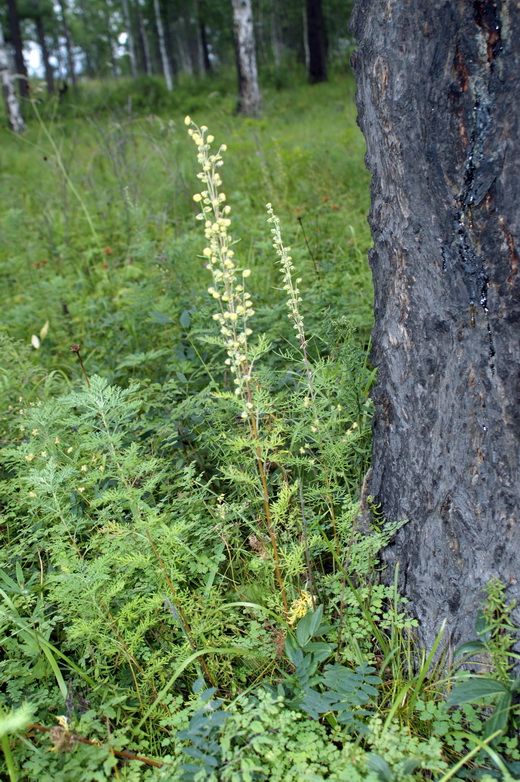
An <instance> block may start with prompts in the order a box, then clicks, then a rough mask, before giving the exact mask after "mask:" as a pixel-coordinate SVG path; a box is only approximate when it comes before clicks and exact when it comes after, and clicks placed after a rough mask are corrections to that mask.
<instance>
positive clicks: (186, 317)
mask: <svg viewBox="0 0 520 782" xmlns="http://www.w3.org/2000/svg"><path fill="white" fill-rule="evenodd" d="M180 322H181V326H182V328H183V329H189V327H190V323H191V315H190V313H189V312H188V310H184V312H182V313H181V317H180Z"/></svg>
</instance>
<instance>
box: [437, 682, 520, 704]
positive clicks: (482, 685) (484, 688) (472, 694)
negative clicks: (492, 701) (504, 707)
mask: <svg viewBox="0 0 520 782" xmlns="http://www.w3.org/2000/svg"><path fill="white" fill-rule="evenodd" d="M509 692H510V691H509V689H508V688H507V687H506V686H505V684H502V682H499V681H497V680H496V679H491V678H473V679H469V681H465V682H460V683H459V684H457V685H455V687H454V688H453V690H452V691H451V692H450V694H449V695H448V698H447V700H446V703H447V704H448V706H461V705H462V704H463V703H476V702H477V701H480V700H482V698H493V697H494V698H496V697H497V696H498V695H503V694H509Z"/></svg>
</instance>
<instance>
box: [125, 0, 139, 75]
mask: <svg viewBox="0 0 520 782" xmlns="http://www.w3.org/2000/svg"><path fill="white" fill-rule="evenodd" d="M123 11H124V14H125V22H126V28H127V29H126V32H127V35H128V56H129V57H130V71H131V73H132V76H133V78H134V79H135V78H137V59H136V56H135V45H134V34H133V32H132V19H131V18H130V8H129V6H128V0H123Z"/></svg>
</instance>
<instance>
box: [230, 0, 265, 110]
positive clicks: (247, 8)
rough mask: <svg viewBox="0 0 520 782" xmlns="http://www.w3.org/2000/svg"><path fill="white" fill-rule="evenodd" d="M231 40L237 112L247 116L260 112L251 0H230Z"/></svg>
mask: <svg viewBox="0 0 520 782" xmlns="http://www.w3.org/2000/svg"><path fill="white" fill-rule="evenodd" d="M232 3H233V40H234V45H235V59H236V65H237V73H238V94H239V98H238V105H237V112H239V113H240V114H245V115H246V116H247V117H256V116H258V114H260V103H261V98H260V89H259V87H258V72H257V67H256V51H255V34H254V29H253V11H252V8H251V0H232Z"/></svg>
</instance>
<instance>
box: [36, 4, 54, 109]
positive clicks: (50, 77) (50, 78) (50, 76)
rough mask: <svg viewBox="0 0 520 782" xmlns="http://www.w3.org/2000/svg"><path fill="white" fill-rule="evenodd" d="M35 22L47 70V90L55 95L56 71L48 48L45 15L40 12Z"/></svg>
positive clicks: (44, 65)
mask: <svg viewBox="0 0 520 782" xmlns="http://www.w3.org/2000/svg"><path fill="white" fill-rule="evenodd" d="M34 22H35V24H36V35H37V36H38V44H39V46H40V50H41V54H42V61H43V67H44V70H45V81H46V83H47V92H48V93H49V95H54V73H53V71H52V66H51V63H50V61H49V50H48V49H47V40H46V38H45V27H44V24H43V17H42V16H41V14H40V13H38V15H37V16H36V17H35V19H34Z"/></svg>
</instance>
